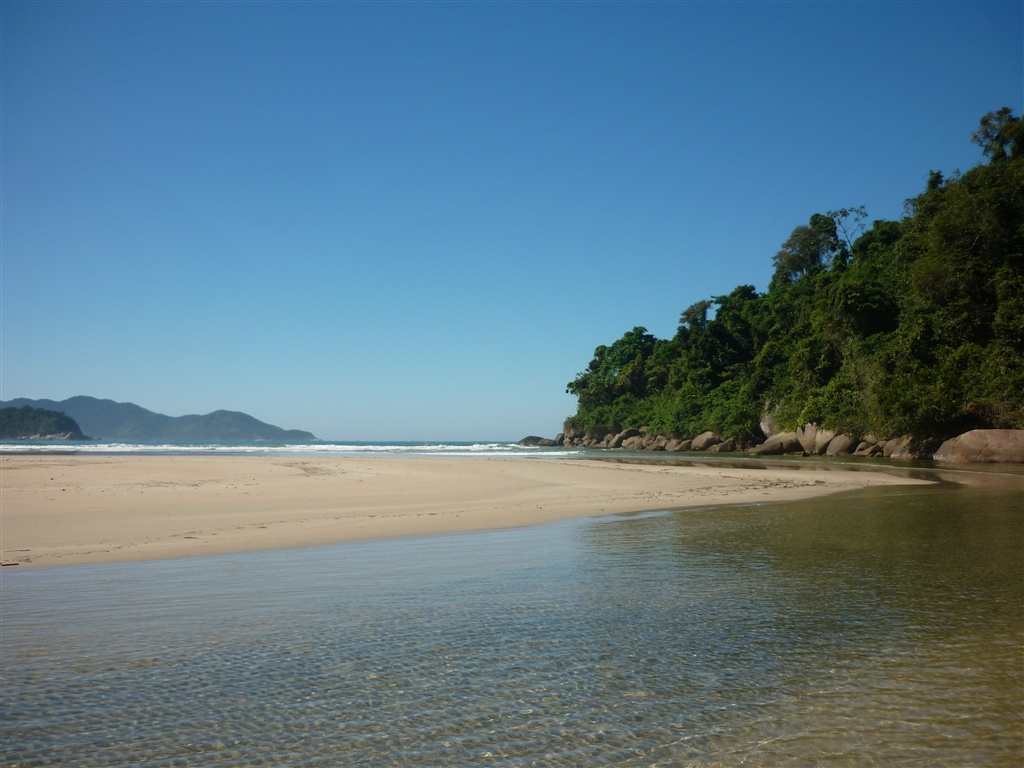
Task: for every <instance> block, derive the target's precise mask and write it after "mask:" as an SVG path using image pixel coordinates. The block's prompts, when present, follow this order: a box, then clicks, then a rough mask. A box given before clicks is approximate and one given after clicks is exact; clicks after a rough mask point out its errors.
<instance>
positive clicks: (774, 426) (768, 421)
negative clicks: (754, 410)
mask: <svg viewBox="0 0 1024 768" xmlns="http://www.w3.org/2000/svg"><path fill="white" fill-rule="evenodd" d="M758 426H759V427H760V428H761V433H762V434H763V435H764V436H765V437H771V436H772V435H777V434H778V433H779V431H780V430H779V424H778V422H777V421H775V414H773V413H772V412H771V411H770V410H768V409H767V408H765V409H764V413H762V414H761V421H760V422H759V423H758Z"/></svg>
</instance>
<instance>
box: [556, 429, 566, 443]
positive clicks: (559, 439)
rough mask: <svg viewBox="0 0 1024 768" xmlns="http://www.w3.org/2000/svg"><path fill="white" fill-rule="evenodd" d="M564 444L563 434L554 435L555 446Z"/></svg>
mask: <svg viewBox="0 0 1024 768" xmlns="http://www.w3.org/2000/svg"><path fill="white" fill-rule="evenodd" d="M564 444H565V433H564V432H559V433H558V434H557V435H555V445H564Z"/></svg>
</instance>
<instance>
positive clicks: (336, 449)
mask: <svg viewBox="0 0 1024 768" xmlns="http://www.w3.org/2000/svg"><path fill="white" fill-rule="evenodd" d="M0 452H2V453H54V452H60V453H107V454H110V453H130V454H140V453H162V454H169V453H173V454H215V453H234V454H237V453H258V454H307V455H308V454H355V455H358V454H411V455H438V454H440V455H445V456H531V457H538V458H540V457H545V458H557V457H558V456H573V455H576V454H577V453H578V451H574V450H552V449H544V448H534V447H527V446H522V445H519V444H518V443H418V444H417V443H404V444H390V443H367V444H358V443H311V444H306V445H251V444H250V445H220V444H195V445H179V444H173V443H166V444H150V443H0Z"/></svg>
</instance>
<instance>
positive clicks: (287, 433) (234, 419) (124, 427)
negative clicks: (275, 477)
mask: <svg viewBox="0 0 1024 768" xmlns="http://www.w3.org/2000/svg"><path fill="white" fill-rule="evenodd" d="M24 405H28V406H32V407H34V408H47V409H52V410H55V411H63V412H64V413H66V414H68V415H69V416H71V417H72V418H74V419H75V421H77V422H78V423H79V424H81V425H82V428H83V429H85V430H86V431H87V432H88V433H89V434H90V435H93V436H94V437H96V438H100V439H103V440H122V441H129V442H134V441H141V442H168V443H189V442H201V443H206V442H209V443H218V442H220V443H242V442H251V441H254V440H265V441H268V442H279V443H308V442H313V441H315V440H316V439H317V438H316V435H314V434H313V433H311V432H305V431H303V430H301V429H281V428H280V427H275V426H274V425H273V424H266V423H264V422H262V421H260V420H259V419H255V418H253V417H252V416H250V415H249V414H247V413H241V412H239V411H213V412H212V413H206V414H202V415H188V416H167V415H165V414H163V413H155V412H153V411H150V410H147V409H145V408H143V407H141V406H138V405H135V403H118V402H114V401H113V400H101V399H99V398H96V397H88V396H85V395H77V396H75V397H69V398H68V399H67V400H60V401H55V400H29V399H27V398H24V397H19V398H16V399H14V400H9V401H7V402H0V407H3V406H24Z"/></svg>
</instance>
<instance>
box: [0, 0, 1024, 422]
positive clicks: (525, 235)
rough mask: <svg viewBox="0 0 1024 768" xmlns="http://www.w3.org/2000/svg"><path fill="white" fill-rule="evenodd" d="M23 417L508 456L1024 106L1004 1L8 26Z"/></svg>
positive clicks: (494, 8) (14, 346) (7, 163)
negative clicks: (645, 352) (641, 331)
mask: <svg viewBox="0 0 1024 768" xmlns="http://www.w3.org/2000/svg"><path fill="white" fill-rule="evenodd" d="M2 9H3V10H2V25H3V28H2V34H3V39H2V49H3V50H2V56H3V59H2V85H3V102H2V137H0V139H2V145H0V159H2V166H0V170H2V185H3V188H2V192H3V211H2V226H3V232H2V237H3V242H2V248H3V253H2V258H3V265H2V266H3V280H2V286H0V289H2V299H3V317H2V332H3V334H2V335H3V347H2V355H0V359H2V366H3V368H2V372H0V396H2V397H3V398H5V399H6V398H10V397H15V396H30V397H53V398H63V397H67V396H70V395H74V394H92V395H97V396H101V397H111V398H114V399H118V400H131V401H134V402H137V403H139V404H141V405H144V406H146V407H149V408H152V409H154V410H159V411H162V412H165V413H170V414H173V415H177V414H181V413H194V412H206V411H210V410H213V409H215V408H232V409H239V410H245V411H248V412H250V413H252V414H253V415H255V416H257V417H259V418H262V419H265V420H268V421H271V422H273V423H276V424H280V425H282V426H286V427H298V428H307V429H311V430H313V431H314V432H316V433H317V434H318V435H320V436H322V437H328V438H342V437H349V438H367V439H373V438H420V439H429V438H449V439H458V438H464V439H477V438H518V437H520V436H521V435H523V434H526V433H528V432H537V433H541V434H553V433H554V432H556V431H557V429H558V427H559V425H560V424H561V420H562V418H563V417H565V416H566V415H568V414H570V413H571V412H572V411H573V410H574V402H573V400H572V398H570V397H569V396H568V395H566V394H565V393H564V387H565V383H566V382H567V381H568V380H570V379H571V378H572V377H573V376H574V374H575V373H576V372H577V371H579V370H581V369H582V368H584V367H585V366H586V364H587V362H588V361H589V359H590V356H591V353H592V351H593V349H594V347H595V346H596V345H598V344H601V343H606V342H610V341H612V340H614V339H615V338H617V337H618V336H619V335H620V334H621V333H622V332H623V331H625V330H627V329H629V328H631V327H632V326H634V325H645V326H647V327H648V328H649V329H650V330H651V331H653V332H655V333H657V334H659V335H669V334H671V333H672V332H673V331H674V329H675V324H676V320H677V317H678V315H679V312H680V310H682V309H683V308H685V307H686V306H688V305H689V304H691V303H693V302H694V301H696V300H698V299H701V298H704V297H706V296H709V295H714V294H720V293H726V292H728V291H729V290H730V289H731V288H732V287H734V286H735V285H737V284H739V283H753V284H754V285H756V286H757V287H758V288H762V289H763V288H764V287H765V286H766V284H767V281H768V278H769V276H770V262H771V256H772V254H773V253H774V252H775V250H776V249H777V247H778V245H779V243H781V241H782V240H783V239H785V237H786V235H787V234H788V232H789V231H790V230H791V229H792V228H793V227H794V226H795V225H797V224H800V223H802V222H804V221H806V219H807V217H808V216H809V215H810V214H811V213H813V212H815V211H820V210H826V209H829V208H837V207H841V206H844V205H858V204H864V205H867V207H868V209H869V211H870V213H871V215H872V217H873V218H894V217H897V216H899V214H900V211H901V207H902V202H903V200H904V199H905V198H906V197H908V196H910V195H911V194H914V193H916V192H917V191H919V190H920V189H921V188H922V186H923V184H924V180H925V178H926V176H927V172H928V170H929V169H931V168H939V169H942V170H945V171H950V170H953V169H955V168H967V167H969V166H971V165H973V164H974V163H975V162H977V160H978V153H977V151H976V148H975V147H974V146H973V145H972V144H971V143H970V142H969V135H970V133H971V132H972V131H973V129H974V128H975V126H976V124H977V119H978V117H979V116H980V115H981V114H982V113H984V112H986V111H988V110H990V109H993V108H996V107H999V106H1002V105H1010V106H1012V107H1014V108H1015V109H1016V110H1019V109H1020V107H1021V99H1022V82H1024V71H1022V54H1021V46H1022V42H1021V41H1022V39H1024V37H1022V33H1024V29H1022V11H1021V3H1020V2H1019V0H1018V1H1015V2H971V3H968V2H963V3H955V4H947V3H940V2H927V3H892V2H885V3H855V2H844V3H828V2H813V3H812V2H807V3H787V4H778V3H734V4H727V3H708V4H702V3H685V4H684V3H676V4H668V3H666V4H587V5H584V4H576V3H573V4H554V3H549V4H544V3H529V4H528V3H519V4H466V5H463V4H455V3H449V4H439V3H438V4H426V3H419V4H398V3H388V4H385V3H380V4H362V5H361V4H346V3H337V4H298V3H286V4H285V3H282V4H274V3H264V4H259V5H246V4H237V3H236V4H227V3H220V4H218V3H204V4H199V3H192V4H186V5H180V4H175V5H171V4H146V3H135V4H127V3H124V4H122V3H88V2H81V3H69V4H59V5H57V4H48V3H41V2H37V3H18V2H14V3H12V2H6V3H3V4H2Z"/></svg>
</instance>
